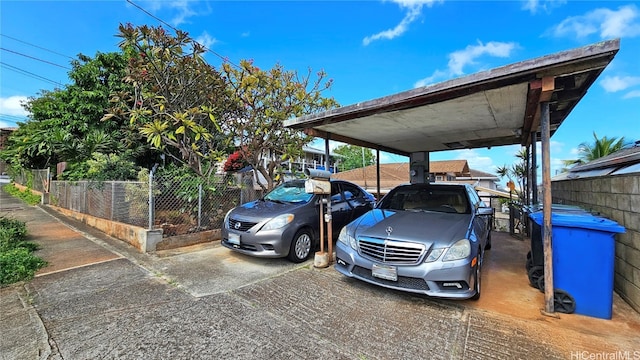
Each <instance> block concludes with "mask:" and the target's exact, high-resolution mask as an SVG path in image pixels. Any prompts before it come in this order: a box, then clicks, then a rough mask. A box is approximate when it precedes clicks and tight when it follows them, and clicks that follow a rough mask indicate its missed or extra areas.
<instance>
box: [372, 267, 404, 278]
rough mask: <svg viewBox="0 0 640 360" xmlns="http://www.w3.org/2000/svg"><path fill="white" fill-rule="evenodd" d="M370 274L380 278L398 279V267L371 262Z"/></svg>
mask: <svg viewBox="0 0 640 360" xmlns="http://www.w3.org/2000/svg"><path fill="white" fill-rule="evenodd" d="M371 275H373V276H375V277H378V278H380V279H385V280H391V281H398V269H397V268H396V267H395V266H388V265H378V264H373V267H372V268H371Z"/></svg>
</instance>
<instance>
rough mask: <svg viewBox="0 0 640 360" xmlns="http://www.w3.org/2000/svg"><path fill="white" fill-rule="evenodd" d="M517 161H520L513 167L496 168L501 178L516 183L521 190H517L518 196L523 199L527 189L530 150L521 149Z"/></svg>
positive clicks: (517, 154) (512, 165)
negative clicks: (523, 193)
mask: <svg viewBox="0 0 640 360" xmlns="http://www.w3.org/2000/svg"><path fill="white" fill-rule="evenodd" d="M515 156H516V159H518V160H519V161H517V162H515V163H513V164H511V166H507V165H502V166H499V167H498V168H496V173H497V174H498V176H500V177H506V178H507V179H509V181H514V179H515V181H516V182H517V184H518V187H519V188H520V190H519V191H518V190H516V194H517V195H518V196H519V197H522V192H523V191H524V189H526V187H527V175H528V171H527V159H530V154H529V149H528V148H526V147H521V148H520V150H518V152H517V153H516V155H515Z"/></svg>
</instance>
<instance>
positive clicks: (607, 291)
mask: <svg viewBox="0 0 640 360" xmlns="http://www.w3.org/2000/svg"><path fill="white" fill-rule="evenodd" d="M529 217H530V218H531V219H532V220H533V221H534V222H535V223H536V224H538V225H539V226H540V229H541V230H540V231H542V223H543V219H542V211H539V212H535V213H532V214H530V215H529ZM551 227H552V235H551V244H552V245H551V246H552V251H553V286H554V290H555V289H561V290H564V291H565V292H567V293H568V294H569V295H571V296H572V297H573V299H574V301H575V313H577V314H582V315H587V316H592V317H597V318H602V319H611V315H612V314H611V313H612V310H613V277H614V259H615V235H616V234H619V233H624V232H625V229H624V227H623V226H621V225H619V224H618V223H617V222H615V221H613V220H609V219H606V218H603V217H600V216H594V215H591V214H588V213H582V212H557V211H554V210H553V209H552V212H551Z"/></svg>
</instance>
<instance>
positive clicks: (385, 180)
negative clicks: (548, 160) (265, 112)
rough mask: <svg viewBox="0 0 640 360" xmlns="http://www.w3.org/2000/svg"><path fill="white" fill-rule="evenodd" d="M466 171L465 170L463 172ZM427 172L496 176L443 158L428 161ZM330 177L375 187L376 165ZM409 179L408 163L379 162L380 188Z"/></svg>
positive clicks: (405, 181) (386, 187)
mask: <svg viewBox="0 0 640 360" xmlns="http://www.w3.org/2000/svg"><path fill="white" fill-rule="evenodd" d="M463 171H466V172H463ZM429 172H430V173H435V174H440V173H455V174H460V176H461V177H463V178H464V179H467V180H471V179H470V178H469V176H468V175H469V173H471V178H475V177H488V178H492V179H493V178H495V179H497V177H496V176H495V175H493V174H489V173H485V172H482V171H477V170H473V169H469V165H468V164H467V161H466V160H444V161H430V162H429ZM474 173H475V174H483V175H484V176H474V175H473V174H474ZM331 178H332V179H340V180H346V181H350V182H353V183H356V184H358V185H360V186H363V187H370V188H371V187H375V186H376V165H369V166H365V167H364V168H357V169H352V170H347V171H343V172H339V173H336V174H332V175H331ZM409 180H410V176H409V163H406V162H404V163H390V164H380V188H381V189H391V188H394V187H396V186H398V185H401V184H406V183H408V182H409ZM469 183H474V181H469Z"/></svg>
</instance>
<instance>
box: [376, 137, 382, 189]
mask: <svg viewBox="0 0 640 360" xmlns="http://www.w3.org/2000/svg"><path fill="white" fill-rule="evenodd" d="M376 191H377V192H378V193H377V194H376V199H377V200H380V198H381V196H380V149H376Z"/></svg>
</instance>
